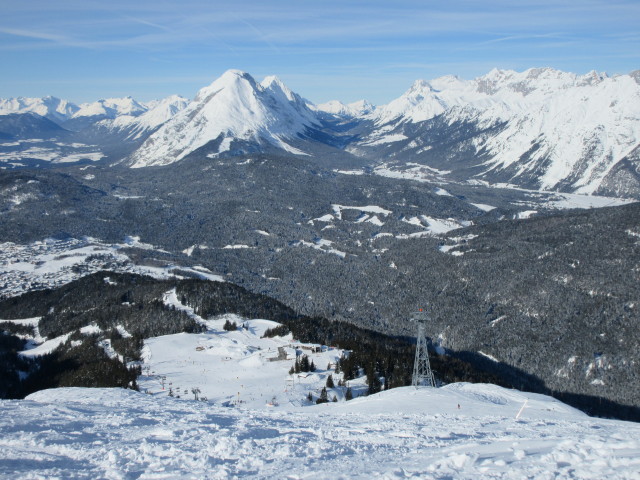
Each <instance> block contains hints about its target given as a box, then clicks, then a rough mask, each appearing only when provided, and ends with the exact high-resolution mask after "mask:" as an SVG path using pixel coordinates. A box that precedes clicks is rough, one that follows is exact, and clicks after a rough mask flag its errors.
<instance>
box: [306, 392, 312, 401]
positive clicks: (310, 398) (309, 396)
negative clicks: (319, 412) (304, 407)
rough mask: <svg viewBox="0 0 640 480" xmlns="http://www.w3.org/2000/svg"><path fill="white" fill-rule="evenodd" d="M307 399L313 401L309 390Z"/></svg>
mask: <svg viewBox="0 0 640 480" xmlns="http://www.w3.org/2000/svg"><path fill="white" fill-rule="evenodd" d="M307 400H309V401H310V402H313V395H312V394H311V392H309V395H307Z"/></svg>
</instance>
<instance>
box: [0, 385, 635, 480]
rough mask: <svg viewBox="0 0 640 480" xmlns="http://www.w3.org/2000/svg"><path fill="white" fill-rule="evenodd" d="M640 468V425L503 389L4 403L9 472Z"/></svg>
mask: <svg viewBox="0 0 640 480" xmlns="http://www.w3.org/2000/svg"><path fill="white" fill-rule="evenodd" d="M458 406H459V407H460V408H458ZM522 407H524V408H522ZM521 409H522V412H521V413H520V416H519V418H518V419H516V416H517V415H518V413H519V412H520V410H521ZM639 471H640V426H639V425H637V424H632V423H626V422H620V421H611V420H601V419H595V418H589V417H587V416H586V415H584V414H582V413H580V412H577V411H575V410H573V409H571V408H569V407H567V406H565V405H563V404H561V403H559V402H557V401H555V400H553V399H549V398H547V397H544V396H541V395H534V394H525V393H521V392H517V391H514V390H505V389H502V388H499V387H495V386H492V385H470V384H453V385H449V386H446V387H444V388H440V389H429V388H420V389H418V390H416V389H414V388H412V387H405V388H400V389H395V390H390V391H387V392H382V393H380V394H376V395H373V396H370V397H367V398H357V399H354V400H352V401H350V402H338V403H328V404H324V405H319V406H313V407H307V408H283V407H281V406H273V407H266V408H262V409H248V408H244V407H234V408H225V407H221V406H217V405H212V404H211V403H209V402H196V401H184V400H178V399H174V398H168V397H166V396H159V395H145V394H143V393H137V392H133V391H129V390H118V389H78V388H65V389H56V390H45V391H41V392H38V393H35V394H33V395H31V396H30V397H28V399H26V400H22V401H20V400H2V401H0V476H2V477H3V478H113V479H126V478H210V479H227V478H289V479H302V478H318V479H338V478H344V479H347V478H362V479H370V478H387V479H392V478H451V479H457V478H464V479H470V478H506V479H522V478H549V479H551V478H581V479H599V480H600V479H603V478H612V479H613V478H616V479H637V478H638V472H639Z"/></svg>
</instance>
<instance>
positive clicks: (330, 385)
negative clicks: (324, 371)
mask: <svg viewBox="0 0 640 480" xmlns="http://www.w3.org/2000/svg"><path fill="white" fill-rule="evenodd" d="M334 387H335V384H334V383H333V375H329V376H328V377H327V388H334Z"/></svg>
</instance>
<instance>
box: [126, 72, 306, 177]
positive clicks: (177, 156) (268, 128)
mask: <svg viewBox="0 0 640 480" xmlns="http://www.w3.org/2000/svg"><path fill="white" fill-rule="evenodd" d="M315 122H317V120H316V119H315V117H314V115H313V112H311V111H310V110H309V109H308V108H307V106H306V105H305V103H304V102H303V101H302V99H300V98H299V97H298V96H297V95H295V94H293V92H291V91H290V90H289V89H288V88H286V87H285V86H284V85H283V84H282V82H280V81H279V80H278V79H276V78H275V77H269V78H267V79H266V80H265V82H263V84H262V85H261V84H258V83H257V82H256V81H255V80H254V79H253V78H252V77H251V76H250V75H249V74H247V73H244V72H241V71H238V70H228V71H227V72H225V73H224V74H223V75H222V76H221V77H220V78H218V79H217V80H216V81H214V82H213V83H212V84H211V85H209V86H208V87H205V88H203V89H201V90H200V91H199V92H198V94H197V95H196V97H195V99H194V100H193V101H192V102H191V103H190V104H189V105H188V106H187V108H185V109H184V110H182V111H181V112H179V113H178V114H177V115H175V116H174V117H173V118H172V119H171V120H169V121H168V122H166V123H165V124H164V125H163V126H162V127H160V129H159V130H158V131H157V132H155V133H154V134H153V135H151V137H149V139H147V141H145V143H144V144H143V145H142V146H141V147H140V148H139V149H138V150H137V151H136V152H134V154H133V155H132V156H131V164H132V166H133V167H145V166H151V165H167V164H170V163H173V162H176V161H178V160H181V159H182V158H184V157H185V156H187V155H188V154H190V153H191V152H193V151H194V150H196V149H198V148H200V147H202V146H204V145H206V144H208V143H209V142H212V141H214V140H215V141H217V146H216V148H215V152H214V153H221V152H225V151H228V150H229V149H231V147H232V142H233V141H234V140H240V141H246V142H252V143H257V144H269V145H271V146H274V147H276V148H280V149H283V150H287V151H290V152H293V153H301V152H300V151H299V150H297V149H296V148H294V147H292V146H291V145H289V144H288V143H287V141H289V140H294V139H296V138H298V137H299V136H300V135H302V134H304V132H305V131H306V130H307V128H310V127H312V126H313V125H314V123H315Z"/></svg>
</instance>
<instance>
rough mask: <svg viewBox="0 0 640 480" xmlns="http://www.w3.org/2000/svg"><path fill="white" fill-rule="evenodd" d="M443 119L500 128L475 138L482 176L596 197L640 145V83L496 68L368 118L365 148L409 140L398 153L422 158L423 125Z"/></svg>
mask: <svg viewBox="0 0 640 480" xmlns="http://www.w3.org/2000/svg"><path fill="white" fill-rule="evenodd" d="M440 115H441V116H443V117H442V118H443V122H442V123H443V124H444V125H448V126H451V125H453V124H471V125H473V126H474V128H475V129H477V130H478V131H483V130H486V129H488V128H490V127H495V128H494V129H493V130H492V131H491V132H490V133H487V134H483V135H476V136H475V138H473V139H471V140H469V142H471V145H472V148H473V150H474V151H475V153H476V154H477V158H479V156H480V155H482V158H483V159H484V160H483V161H484V163H483V164H482V165H481V166H480V167H481V171H482V173H481V174H480V175H479V176H481V177H485V178H492V176H496V175H502V177H501V178H502V179H505V178H506V179H507V180H509V181H511V182H512V183H515V184H526V185H533V184H535V185H537V186H538V187H539V188H541V189H545V190H553V189H559V188H563V187H564V188H568V189H570V190H572V191H575V192H577V193H587V194H591V193H593V192H595V191H596V190H597V188H598V187H599V185H600V183H601V182H602V181H603V179H604V178H605V177H606V175H607V174H608V173H609V171H610V170H611V169H612V168H613V167H614V166H615V165H616V164H617V163H618V162H620V161H621V160H623V159H624V158H625V157H626V156H627V155H629V153H630V152H632V151H633V150H634V149H635V148H637V147H638V145H639V144H640V84H639V83H638V81H637V80H636V78H634V76H632V75H619V76H615V77H608V76H607V75H606V74H598V73H596V72H591V73H589V74H586V75H582V76H579V75H575V74H572V73H565V72H561V71H558V70H553V69H550V68H540V69H530V70H527V71H525V72H522V73H518V72H514V71H503V70H496V69H494V70H492V71H491V72H489V73H488V74H487V75H485V76H482V77H479V78H476V79H475V80H471V81H463V80H460V79H458V78H457V77H453V76H447V77H442V78H438V79H436V80H433V81H431V82H425V81H422V80H420V81H417V82H415V83H414V84H413V86H412V87H411V88H410V89H409V90H408V91H407V92H406V93H405V94H404V95H402V96H401V97H400V98H398V99H396V100H394V101H392V102H390V103H389V104H387V105H385V106H382V107H380V108H378V109H376V110H375V111H374V112H373V113H372V114H371V115H370V116H369V118H370V119H371V120H373V121H374V122H375V125H376V128H375V129H374V130H373V131H372V132H371V133H370V135H368V136H367V137H366V138H365V139H364V140H363V141H361V142H360V146H361V147H365V148H366V147H371V146H376V147H377V148H380V147H381V146H385V145H387V146H388V145H390V144H392V143H396V144H397V142H401V141H403V140H406V142H404V143H402V144H397V145H399V147H398V148H399V149H401V151H402V152H403V153H405V154H407V155H419V154H421V153H423V152H425V151H427V150H428V149H429V148H430V147H431V145H429V144H428V143H425V142H424V141H422V139H420V138H419V136H420V126H419V125H424V124H426V123H425V122H429V121H431V120H433V119H435V118H436V117H438V116H440ZM411 125H416V127H411ZM353 150H354V151H357V147H356V148H354V149H353ZM398 153H400V152H398V151H395V152H394V154H398Z"/></svg>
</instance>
